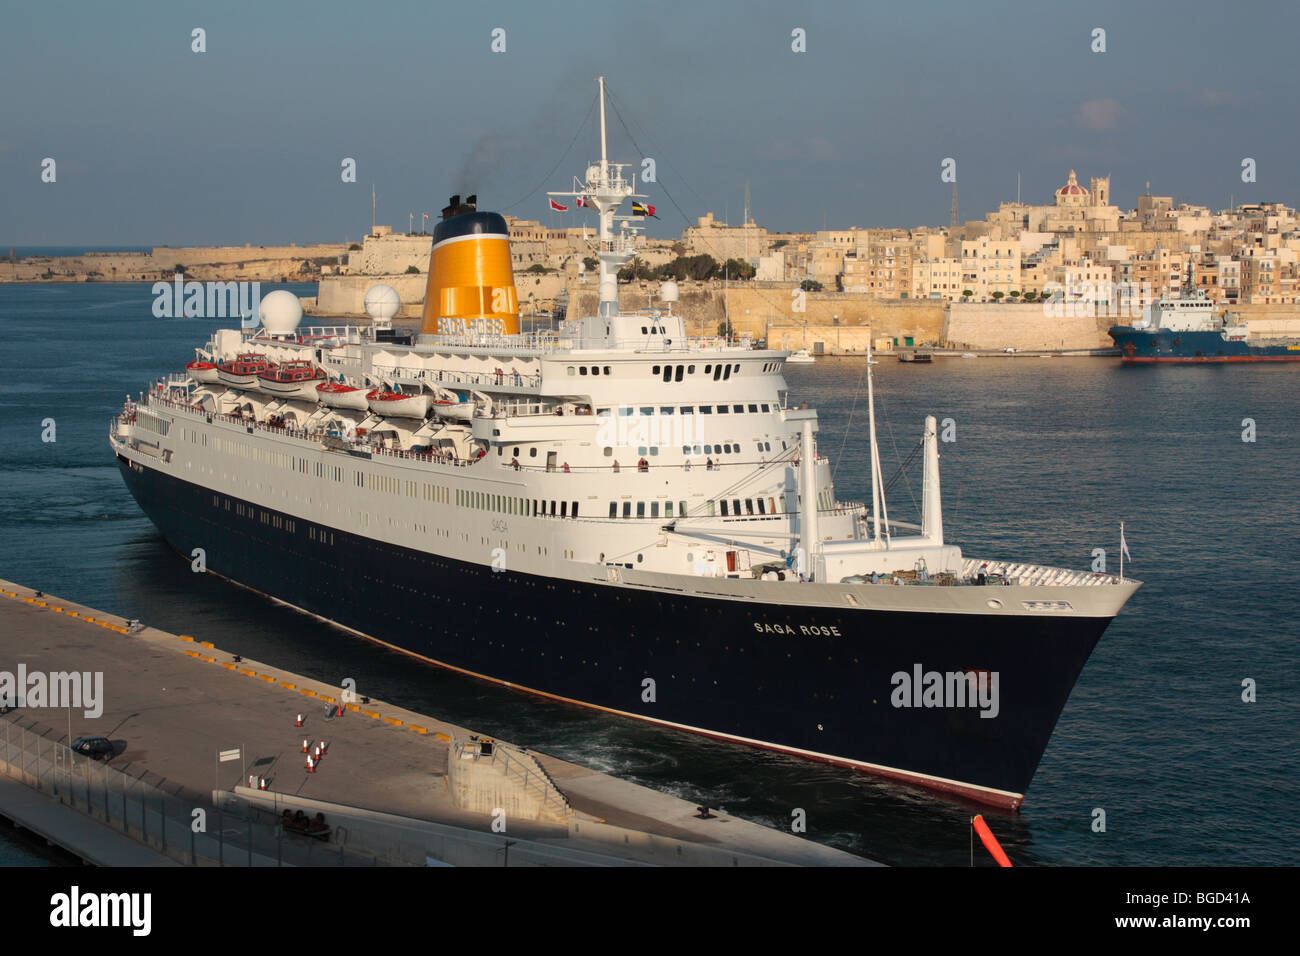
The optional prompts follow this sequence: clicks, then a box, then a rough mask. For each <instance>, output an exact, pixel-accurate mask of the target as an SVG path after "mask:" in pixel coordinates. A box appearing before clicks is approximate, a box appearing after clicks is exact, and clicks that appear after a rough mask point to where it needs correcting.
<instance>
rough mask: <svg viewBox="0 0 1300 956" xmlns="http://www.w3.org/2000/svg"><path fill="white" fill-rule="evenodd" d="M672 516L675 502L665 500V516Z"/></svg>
mask: <svg viewBox="0 0 1300 956" xmlns="http://www.w3.org/2000/svg"><path fill="white" fill-rule="evenodd" d="M672 516H673V503H672V502H671V501H665V502H664V517H665V518H671V517H672Z"/></svg>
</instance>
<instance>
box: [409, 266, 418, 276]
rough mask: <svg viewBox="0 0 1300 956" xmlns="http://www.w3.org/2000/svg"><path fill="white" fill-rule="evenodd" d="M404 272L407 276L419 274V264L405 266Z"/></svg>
mask: <svg viewBox="0 0 1300 956" xmlns="http://www.w3.org/2000/svg"><path fill="white" fill-rule="evenodd" d="M406 274H407V275H408V276H418V275H419V274H420V267H419V266H407V267H406Z"/></svg>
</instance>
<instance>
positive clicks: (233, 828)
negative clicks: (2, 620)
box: [0, 710, 377, 866]
mask: <svg viewBox="0 0 1300 956" xmlns="http://www.w3.org/2000/svg"><path fill="white" fill-rule="evenodd" d="M118 759H121V758H120V757H119V758H114V760H115V761H116V760H118ZM217 766H218V767H220V768H221V769H222V770H225V768H226V767H235V765H233V764H217ZM236 769H238V770H239V773H240V774H241V775H242V774H243V772H244V771H243V769H242V768H236ZM0 773H5V774H7V775H8V776H9V777H11V778H14V779H17V780H19V781H20V782H22V783H24V784H26V785H27V786H28V787H31V788H32V789H33V790H36V791H38V792H40V793H43V794H45V795H46V796H47V797H50V798H51V799H53V800H56V801H58V803H59V804H61V805H62V806H64V807H67V808H68V809H70V810H75V811H77V812H78V813H81V814H84V815H85V816H87V817H90V818H91V819H93V820H97V821H99V822H100V823H103V824H105V825H106V826H108V827H111V828H112V829H114V830H116V831H117V832H119V833H121V834H122V835H123V836H126V837H129V838H130V839H132V840H134V841H136V842H138V843H141V844H144V845H145V846H147V847H149V848H150V849H152V850H154V851H156V852H158V853H161V854H162V855H163V856H166V857H169V858H171V859H173V860H175V861H176V862H178V863H183V864H188V865H196V866H374V865H376V862H377V861H376V860H375V858H374V857H373V856H370V855H368V854H367V855H361V856H359V855H358V854H357V853H356V852H354V851H351V850H347V849H346V848H345V847H343V846H341V845H336V844H335V843H334V842H332V841H322V840H319V839H316V838H313V837H309V836H305V835H301V834H296V833H291V832H288V831H286V830H285V829H284V828H283V826H281V823H280V821H279V820H278V819H276V818H274V817H272V816H270V815H266V814H259V813H257V812H256V811H255V810H251V809H249V808H242V809H241V810H239V811H238V812H234V813H232V812H230V811H229V810H226V809H223V808H222V807H220V806H214V805H213V803H212V795H211V793H208V792H203V793H198V792H187V791H186V790H185V789H184V788H183V787H181V786H179V785H178V784H176V783H175V782H173V781H169V780H167V779H166V778H164V777H160V776H158V775H157V774H155V773H152V772H150V771H148V770H145V769H143V768H138V767H135V766H134V765H133V764H131V763H130V762H129V761H127V762H125V763H124V764H123V765H121V766H118V765H117V764H116V763H101V762H99V761H97V760H92V759H91V758H89V757H85V756H83V755H81V754H78V753H75V752H73V750H72V749H71V748H70V747H69V746H68V743H67V738H66V736H65V735H62V734H60V733H58V731H56V730H54V729H52V728H49V727H42V726H41V725H40V724H38V723H37V722H36V721H34V720H33V719H32V718H31V717H30V716H28V715H26V714H24V713H23V712H22V711H21V710H16V711H11V712H10V713H8V714H5V715H4V716H2V717H0ZM225 776H226V777H227V778H228V779H226V780H225V783H227V784H233V783H234V782H235V781H234V780H233V779H229V778H233V773H232V772H228V773H226V774H225ZM200 811H201V812H200ZM69 849H72V848H69Z"/></svg>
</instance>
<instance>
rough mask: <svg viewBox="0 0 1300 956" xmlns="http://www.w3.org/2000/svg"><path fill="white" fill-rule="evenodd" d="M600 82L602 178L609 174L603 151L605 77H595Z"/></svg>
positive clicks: (607, 162) (607, 160)
mask: <svg viewBox="0 0 1300 956" xmlns="http://www.w3.org/2000/svg"><path fill="white" fill-rule="evenodd" d="M596 82H597V83H598V84H600V175H601V178H602V179H603V178H604V177H606V176H608V175H609V158H608V156H607V155H606V152H605V78H604V77H603V76H598V77H596Z"/></svg>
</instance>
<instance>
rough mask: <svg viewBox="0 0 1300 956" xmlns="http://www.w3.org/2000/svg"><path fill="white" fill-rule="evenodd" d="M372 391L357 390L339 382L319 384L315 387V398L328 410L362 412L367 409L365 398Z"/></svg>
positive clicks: (368, 389) (369, 389)
mask: <svg viewBox="0 0 1300 956" xmlns="http://www.w3.org/2000/svg"><path fill="white" fill-rule="evenodd" d="M373 391H374V389H372V388H357V387H356V386H354V385H344V384H342V383H341V382H321V383H320V384H319V385H317V386H316V398H317V400H318V401H319V402H320V403H321V404H322V405H328V406H329V407H330V408H353V409H356V410H357V411H360V412H364V411H365V410H366V409H367V408H368V407H369V406H368V405H367V403H366V396H367V395H369V394H370V393H371V392H373Z"/></svg>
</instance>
